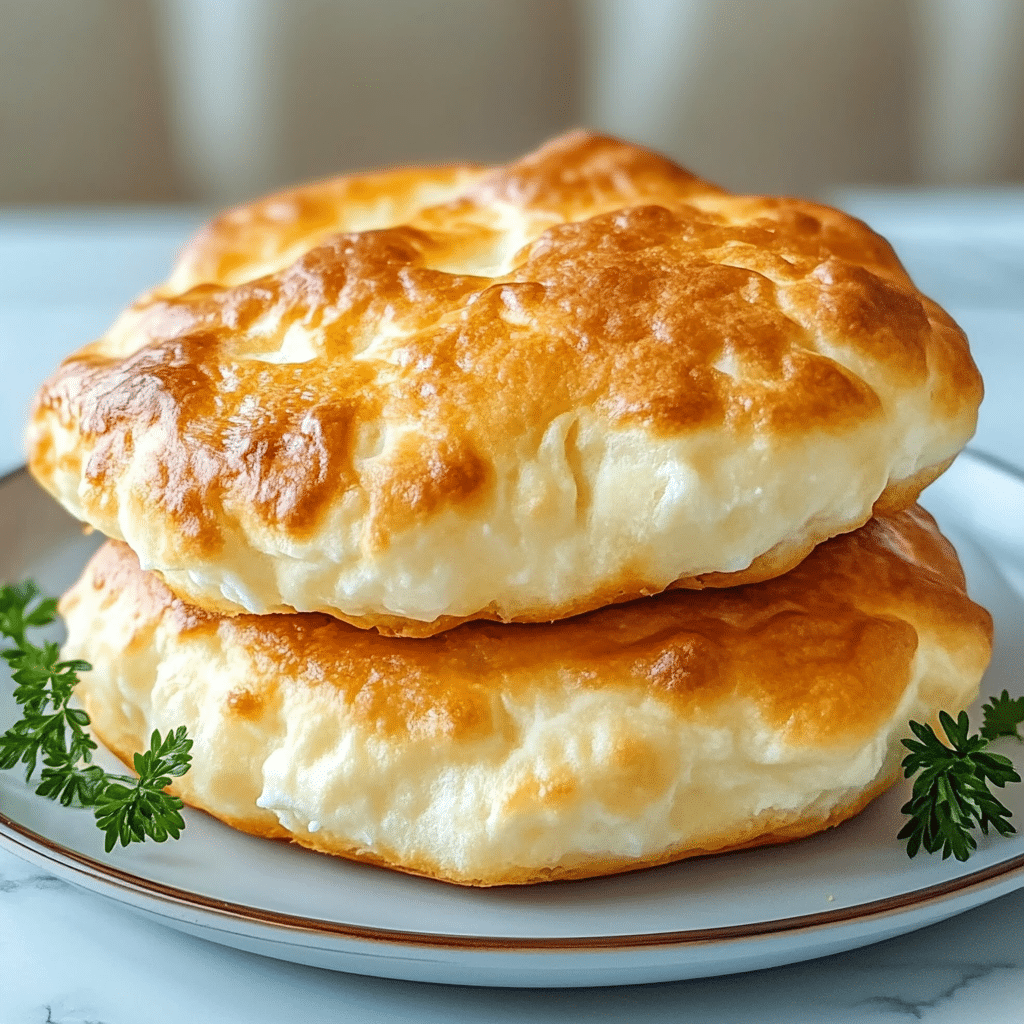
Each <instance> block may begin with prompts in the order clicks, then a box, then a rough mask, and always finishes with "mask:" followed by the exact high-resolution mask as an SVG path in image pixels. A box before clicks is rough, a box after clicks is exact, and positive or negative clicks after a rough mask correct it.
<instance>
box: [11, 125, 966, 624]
mask: <svg viewBox="0 0 1024 1024" xmlns="http://www.w3.org/2000/svg"><path fill="white" fill-rule="evenodd" d="M981 394H982V388H981V381H980V378H979V376H978V373H977V371H976V369H975V367H974V364H973V363H972V361H971V357H970V354H969V351H968V346H967V342H966V339H965V338H964V335H963V334H962V332H961V331H960V330H959V328H958V327H957V326H956V325H955V324H954V323H953V321H952V320H951V319H950V318H949V317H948V316H947V315H946V314H945V313H944V312H943V311H942V310H941V309H940V308H939V307H938V306H936V305H935V303H934V302H931V301H930V300H929V299H927V298H925V297H924V296H923V295H921V294H920V293H919V292H918V291H917V290H916V289H915V287H914V285H913V283H912V282H911V280H910V278H909V277H908V276H907V274H906V272H905V271H904V270H903V268H902V267H901V265H900V264H899V262H898V260H897V259H896V257H895V256H894V254H893V252H892V249H891V248H890V247H889V245H888V244H887V243H886V242H885V241H884V240H883V239H882V238H880V237H879V236H878V235H876V234H874V233H873V232H872V231H870V230H869V229H868V228H867V227H866V226H865V225H864V224H862V223H860V222H859V221H857V220H854V219H852V218H850V217H848V216H846V215H844V214H842V213H840V212H838V211H836V210H832V209H829V208H827V207H823V206H819V205H817V204H814V203H810V202H805V201H801V200H795V199H770V198H763V197H749V196H735V195H730V194H728V193H726V192H724V191H722V190H721V189H719V188H716V187H715V186H713V185H710V184H708V183H707V182H704V181H702V180H701V179H699V178H697V177H695V176H693V175H692V174H690V173H688V172H686V171H684V170H682V169H681V168H679V167H677V166H676V165H674V164H672V163H671V162H669V161H668V160H666V159H663V158H662V157H659V156H657V155H655V154H653V153H651V152H648V151H646V150H644V149H640V148H638V147H636V146H632V145H628V144H626V143H623V142H618V141H616V140H614V139H609V138H604V137H600V136H595V135H590V134H586V133H574V134H570V135H567V136H564V137H562V138H559V139H556V140H554V141H553V142H551V143H549V144H548V145H547V146H545V147H544V148H542V149H540V150H539V151H538V152H536V153H533V154H531V155H529V156H527V157H525V158H523V159H521V160H519V161H517V162H515V163H512V164H509V165H508V166H502V167H494V168H480V167H473V166H469V165H466V166H452V167H444V168H428V169H422V170H416V169H413V170H400V171H391V172H384V173H381V174H376V175H365V176H358V175H357V176H352V177H346V178H341V179H336V180H333V181H327V182H321V183H319V184H314V185H309V186H306V187H304V188H300V189H296V190H293V191H291V192H284V193H281V194H280V195H276V196H273V197H271V198H269V199H264V200H261V201H259V202H254V203H251V204H249V205H246V206H242V207H239V208H237V209H234V210H232V211H229V212H228V213H226V214H224V215H223V216H221V217H219V218H218V219H216V220H214V221H213V222H212V224H211V225H210V226H209V227H208V228H206V230H205V231H203V232H202V233H201V234H200V235H199V236H198V238H197V239H196V240H195V241H194V242H193V243H192V245H191V246H190V247H189V248H188V249H187V250H186V251H185V253H184V255H183V256H182V257H181V259H180V261H179V263H178V265H177V267H176V268H175V269H174V271H173V273H172V275H171V277H170V280H169V281H168V282H167V283H166V284H165V285H163V286H161V287H159V288H156V289H155V290H154V291H152V292H151V293H149V294H147V295H145V296H143V297H142V298H141V299H140V300H139V301H138V302H136V303H135V304H134V305H133V306H132V307H131V308H129V309H128V311H127V312H126V313H125V314H124V315H123V316H122V317H121V318H120V319H119V320H118V322H117V323H116V324H115V325H114V326H113V327H112V328H111V330H110V331H109V332H108V333H107V334H106V335H105V336H104V337H102V338H101V339H100V340H98V341H96V342H94V343H93V344H91V345H88V346H86V347H85V348H83V349H82V350H80V351H79V352H78V353H76V354H74V355H73V356H71V357H70V358H69V359H68V360H67V361H65V363H64V364H63V365H62V366H61V368H60V369H59V370H58V371H57V372H56V374H55V375H54V376H53V377H52V378H51V379H50V380H49V381H48V382H47V383H46V384H45V385H44V386H43V388H42V390H41V391H40V393H39V396H38V399H37V402H36V405H35V409H34V413H33V418H32V422H31V425H30V429H29V445H30V463H31V468H32V471H33V472H34V473H35V475H36V477H37V478H38V479H39V480H40V481H41V482H42V483H43V484H44V486H46V487H47V488H48V489H49V490H50V491H51V492H52V493H53V494H54V495H55V496H56V497H57V498H58V499H59V500H60V501H61V502H62V503H63V504H64V505H65V507H66V508H68V509H69V510H70V511H71V512H72V513H73V514H74V515H76V516H77V517H79V518H80V519H83V520H85V521H86V522H88V523H90V524H92V525H93V526H95V527H97V528H98V529H100V530H101V531H103V532H104V533H106V534H107V535H108V536H110V537H114V538H118V539H123V540H125V541H127V543H128V544H129V545H130V546H131V547H132V548H133V549H134V550H135V551H136V552H137V553H138V555H139V557H140V559H141V562H142V564H143V565H144V566H145V567H146V568H150V569H154V570H156V571H158V572H159V573H160V574H161V576H162V578H163V579H164V580H165V582H166V583H167V584H168V586H170V587H171V589H172V590H173V591H174V592H175V593H177V594H178V595H179V596H182V597H184V598H186V599H187V600H189V601H190V602H192V603H194V604H196V605H197V606H200V607H203V608H205V609H207V610H210V611H219V612H224V613H238V612H244V611H248V612H254V613H266V612H271V611H282V610H290V609H298V610H301V611H323V612H327V613H329V614H331V615H334V616H337V617H339V618H342V619H345V620H346V621H349V622H352V623H354V624H356V625H359V626H363V627H367V626H373V627H377V628H378V629H380V630H381V631H382V632H391V633H396V634H400V635H410V636H426V635H430V634H432V633H436V632H439V631H441V630H443V629H446V628H449V627H451V626H453V625H455V624H457V623H458V622H460V621H462V620H465V619H471V618H490V619H497V620H504V621H548V620H552V619H558V618H562V617H565V616H569V615H575V614H578V613H581V612H585V611H588V610H590V609H593V608H596V607H601V606H603V605H605V604H608V603H611V602H616V601H624V600H627V599H631V598H635V597H638V596H641V595H646V594H651V593H656V592H659V591H661V590H663V589H665V588H667V587H689V588H701V587H706V586H711V587H720V586H731V585H736V584H740V583H747V582H753V581H756V580H759V579H764V578H769V577H771V576H774V575H778V574H780V573H782V572H785V571H786V570H787V569H789V568H791V567H792V566H793V565H795V564H796V563H797V562H799V561H800V559H801V558H803V557H804V556H805V555H806V554H807V552H808V551H810V550H811V548H812V547H813V546H814V545H815V544H817V543H819V542H820V541H822V540H824V539H825V538H827V537H830V536H833V535H835V534H837V533H841V532H844V531H848V530H852V529H854V528H856V527H858V526H860V525H861V524H863V523H864V522H865V521H866V520H867V518H868V517H869V516H870V515H871V513H872V508H874V509H875V510H876V511H879V512H884V511H895V510H897V509H899V508H902V507H905V506H906V505H908V504H910V503H912V502H913V501H914V500H915V498H916V496H917V494H918V493H919V492H920V490H921V488H922V487H924V486H925V485H926V484H927V483H928V482H930V481H931V480H932V479H934V478H935V477H936V476H937V475H938V474H939V473H941V472H942V470H943V469H944V468H945V467H946V466H947V465H948V464H949V462H950V461H951V460H952V458H953V457H954V456H955V455H956V453H957V452H958V451H959V450H960V448H961V447H962V446H963V445H964V444H965V442H966V441H967V439H968V438H969V437H970V436H971V433H972V432H973V429H974V425H975V418H976V412H977V407H978V404H979V402H980V400H981Z"/></svg>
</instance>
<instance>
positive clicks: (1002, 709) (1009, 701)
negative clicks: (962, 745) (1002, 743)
mask: <svg viewBox="0 0 1024 1024" xmlns="http://www.w3.org/2000/svg"><path fill="white" fill-rule="evenodd" d="M989 700H990V701H991V702H992V703H991V704H986V705H985V706H984V707H983V708H982V711H984V713H985V723H984V725H982V727H981V730H980V731H981V735H982V736H984V737H985V739H987V740H994V739H996V738H997V737H999V736H1016V737H1017V739H1019V740H1020V739H1022V737H1021V734H1020V732H1019V731H1018V729H1017V726H1018V725H1020V723H1021V722H1024V697H1017V698H1016V699H1014V698H1013V697H1011V696H1010V694H1009V692H1008V691H1007V690H1003V692H1002V693H1001V694H1000V695H999V696H998V697H989Z"/></svg>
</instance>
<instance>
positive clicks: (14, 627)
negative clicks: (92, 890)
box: [0, 581, 192, 853]
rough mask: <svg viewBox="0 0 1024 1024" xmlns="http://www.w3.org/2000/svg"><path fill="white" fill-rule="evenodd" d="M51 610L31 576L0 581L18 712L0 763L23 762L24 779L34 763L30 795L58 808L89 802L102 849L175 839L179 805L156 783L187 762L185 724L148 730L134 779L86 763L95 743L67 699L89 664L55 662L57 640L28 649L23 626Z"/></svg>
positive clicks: (52, 603)
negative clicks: (15, 581) (17, 580)
mask: <svg viewBox="0 0 1024 1024" xmlns="http://www.w3.org/2000/svg"><path fill="white" fill-rule="evenodd" d="M56 616H57V602H56V600H54V599H53V598H44V597H41V596H40V594H39V588H38V587H37V586H36V585H35V584H34V583H33V582H31V581H28V582H26V583H22V584H21V585H20V586H5V587H0V635H2V636H4V637H5V638H6V639H7V640H9V641H11V642H12V643H13V644H14V646H13V647H12V648H10V649H8V650H5V651H0V657H2V658H3V659H4V660H5V661H6V662H7V663H8V664H9V665H10V667H11V678H12V679H13V680H14V683H15V688H14V699H15V701H17V703H18V704H19V705H20V706H21V709H22V717H21V718H20V719H19V720H18V721H17V722H15V723H14V725H12V726H11V727H10V729H8V730H7V732H5V733H4V734H3V735H2V736H0V769H8V768H14V767H15V766H16V765H18V764H24V765H25V781H26V782H27V781H29V780H30V779H31V778H32V775H33V774H34V773H35V770H36V768H37V767H38V766H39V765H40V764H41V765H42V768H41V771H40V773H39V785H38V787H37V788H36V793H37V794H38V795H39V796H44V797H47V798H49V799H50V800H59V801H60V803H61V804H63V805H64V806H65V807H71V806H77V807H92V808H93V809H94V814H95V816H96V824H97V825H98V826H99V828H101V829H102V830H103V831H104V832H105V833H106V849H107V852H108V853H109V852H110V850H112V849H113V848H114V846H115V845H116V844H117V843H118V842H120V843H121V845H122V846H127V845H128V844H129V843H133V842H142V841H143V840H145V839H146V838H149V839H153V840H154V841H156V842H158V843H162V842H164V841H165V840H166V839H167V838H168V837H173V838H174V839H177V838H178V837H179V836H180V835H181V832H182V829H184V827H185V821H184V819H183V818H182V816H181V813H180V812H181V808H182V807H183V806H184V805H183V803H182V801H181V800H180V799H178V797H176V796H171V795H170V794H169V793H165V792H164V789H165V787H167V786H168V785H170V782H171V779H172V778H174V777H177V776H181V775H184V774H185V773H186V772H187V771H188V769H189V766H190V764H191V762H192V757H191V754H190V753H189V751H190V750H191V749H192V741H191V740H190V739H189V738H188V736H187V735H186V734H185V727H184V726H181V727H180V728H179V729H174V730H171V731H170V732H168V734H167V736H166V737H161V736H160V733H159V732H154V733H153V735H152V737H151V738H150V745H149V750H147V751H143V752H141V753H138V754H136V755H135V771H136V772H137V773H138V777H134V776H130V775H112V774H110V773H108V772H105V771H104V770H103V769H102V768H100V767H99V766H98V765H94V764H92V763H91V762H92V752H93V751H94V750H95V749H96V742H95V740H93V738H92V737H91V736H90V735H89V733H88V732H87V731H86V729H87V727H88V725H89V716H88V715H87V714H86V713H85V712H84V711H83V710H82V709H81V708H76V707H71V705H70V701H71V697H72V695H73V693H74V689H75V685H76V684H77V682H78V673H80V672H88V671H89V670H90V669H91V668H92V666H91V665H90V664H89V663H88V662H85V661H78V660H71V661H61V660H59V659H60V648H59V646H58V645H57V644H55V643H52V642H49V641H47V642H45V643H44V644H43V646H42V647H36V646H35V645H34V644H32V643H31V642H30V641H29V640H28V637H27V630H29V629H32V628H37V627H40V626H47V625H49V624H50V623H51V622H53V620H54V619H55V618H56Z"/></svg>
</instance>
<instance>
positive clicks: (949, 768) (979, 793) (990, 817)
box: [898, 690, 1024, 861]
mask: <svg viewBox="0 0 1024 1024" xmlns="http://www.w3.org/2000/svg"><path fill="white" fill-rule="evenodd" d="M989 701H990V703H988V704H985V705H984V706H983V707H982V712H983V714H984V725H982V727H981V730H980V733H979V734H976V735H973V736H968V734H967V730H968V729H969V728H970V722H969V721H968V718H967V712H965V711H961V712H960V715H959V717H958V718H957V719H956V721H954V720H953V717H952V715H949V714H947V713H946V712H945V711H940V712H939V722H940V723H941V725H942V730H943V732H944V733H945V734H946V739H947V740H948V741H949V742H948V744H947V743H943V742H942V740H941V739H939V737H938V736H937V735H936V733H935V730H934V729H932V727H931V726H930V725H921V723H920V722H911V723H910V728H911V729H912V730H913V732H914V735H915V736H916V737H917V739H916V740H903V745H904V746H905V747H906V748H907V749H908V750H909V751H910V753H909V754H907V756H906V757H905V758H904V759H903V773H904V775H905V776H906V777H907V778H908V779H909V778H911V777H912V776H914V775H916V776H917V777H916V778H915V779H914V792H913V796H912V797H911V799H910V800H908V801H907V803H905V804H904V805H903V807H902V811H903V813H904V814H907V815H909V816H910V821H908V822H907V824H906V825H904V827H903V829H902V830H901V831H900V834H899V836H898V838H899V839H906V841H907V856H908V857H913V856H914V855H915V854H916V853H917V851H918V850H919V849H920V848H921V847H924V848H925V849H926V850H927V851H928V852H929V853H938V851H939V850H941V851H942V859H943V860H945V859H946V858H947V857H948V856H949V855H950V854H952V855H953V856H954V857H956V859H957V860H961V861H962V860H967V858H968V857H969V856H970V855H971V852H972V851H973V850H975V849H977V846H978V844H977V841H976V840H975V838H974V835H973V834H972V833H973V832H974V830H975V829H979V828H980V829H981V831H982V834H983V835H988V830H989V828H993V829H995V831H996V832H998V833H999V834H1000V835H1001V836H1008V835H1012V834H1013V833H1015V832H1016V831H1017V830H1016V829H1015V828H1014V827H1013V826H1012V825H1011V824H1010V820H1009V819H1010V816H1011V812H1010V810H1009V809H1008V808H1006V807H1004V806H1003V805H1002V804H1001V803H1000V802H999V800H998V799H997V798H996V797H995V796H994V795H993V793H992V791H991V790H990V789H989V783H991V784H992V785H994V786H997V787H998V788H999V789H1002V788H1003V787H1004V786H1005V785H1006V784H1007V783H1008V782H1020V776H1019V775H1018V774H1017V772H1016V771H1015V770H1014V767H1013V763H1012V762H1011V761H1010V759H1009V758H1008V757H1003V755H1002V754H992V753H989V751H988V750H987V749H986V748H987V747H988V745H989V743H990V742H991V741H992V740H994V739H996V738H998V737H1000V736H1016V737H1017V739H1021V736H1020V733H1019V731H1018V729H1017V727H1018V726H1019V725H1020V724H1021V722H1024V698H1020V697H1018V698H1017V699H1013V698H1011V697H1010V695H1009V693H1008V692H1007V691H1006V690H1003V692H1002V695H1001V696H999V697H990V698H989Z"/></svg>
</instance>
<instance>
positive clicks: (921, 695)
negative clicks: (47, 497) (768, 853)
mask: <svg viewBox="0 0 1024 1024" xmlns="http://www.w3.org/2000/svg"><path fill="white" fill-rule="evenodd" d="M61 611H62V613H63V614H64V616H65V618H66V620H67V624H68V630H69V639H68V642H67V646H66V648H65V652H64V653H65V656H66V657H70V658H84V659H86V660H88V661H90V662H91V663H92V664H93V666H94V671H92V672H89V673H85V674H84V675H83V679H82V682H81V684H80V688H79V692H80V694H81V696H82V699H83V701H84V704H85V708H86V710H87V711H88V713H89V715H90V716H91V718H92V722H93V725H94V727H95V729H96V731H97V733H98V734H99V736H100V737H101V738H102V739H103V740H104V742H105V743H106V744H107V745H108V746H109V747H111V748H112V749H113V750H114V751H115V752H116V753H117V754H118V755H120V757H122V758H123V759H125V760H126V761H130V759H131V756H132V754H133V753H134V752H135V751H137V750H140V749H143V748H145V747H146V746H147V745H148V737H149V735H150V733H151V730H153V729H154V728H158V729H160V730H161V731H163V730H166V729H169V728H173V727H177V726H179V725H185V726H186V727H187V728H188V731H189V734H190V735H191V736H192V737H193V738H194V740H195V747H194V750H193V754H194V763H193V767H192V769H191V771H190V772H189V774H187V775H186V776H185V777H184V778H182V779H181V780H179V781H177V782H175V784H174V787H173V788H174V791H176V792H177V793H179V794H180V795H181V796H182V797H183V798H184V799H185V800H186V801H187V802H188V803H190V804H192V805H194V806H196V807H200V808H203V809H204V810H207V811H209V812H210V813H212V814H214V815H216V816H217V817H218V818H221V819H222V820H224V821H225V822H228V823H229V824H231V825H233V826H235V827H237V828H239V829H243V830H245V831H247V832H251V833H254V834H256V835H260V836H269V837H287V838H290V839H293V840H294V841H296V842H298V843H301V844H302V845H303V846H308V847H312V848H313V849H316V850H321V851H324V852H327V853H333V854H340V855H341V856H344V857H350V858H355V859H360V860H367V861H371V862H373V863H377V864H383V865H387V866H388V867H392V868H397V869H399V870H402V871H407V872H412V873H415V874H421V875H427V876H430V877H432V878H439V879H444V880H446V881H450V882H458V883H462V884H466V885H501V884H507V883H527V882H538V881H544V880H547V879H555V878H582V877H588V876H593V875H600V874H607V873H611V872H618V871H627V870H632V869H634V868H639V867H644V866H647V865H653V864H659V863H663V862H666V861H670V860H676V859H679V858H682V857H689V856H693V855H697V854H703V853H709V852H714V851H721V850H728V849H736V848H739V847H745V846H753V845H758V844H762V843H773V842H781V841H785V840H788V839H793V838H797V837H799V836H803V835H807V834H810V833H812V832H815V831H817V830H819V829H822V828H824V827H826V826H829V825H834V824H836V823H837V822H839V821H841V820H843V819H844V818H846V817H848V816H849V815H851V814H853V813H855V812H856V811H857V810H859V809H860V808H861V807H862V806H863V805H864V804H865V803H866V802H867V801H868V800H869V799H870V798H871V797H872V796H874V795H875V794H877V793H878V792H880V791H881V790H882V789H884V788H885V787H886V786H887V785H889V784H890V783H891V782H893V781H894V780H895V778H896V776H897V773H898V765H899V761H900V758H901V756H902V748H901V747H900V744H899V741H900V739H901V737H904V736H906V735H909V730H908V728H907V723H908V721H909V720H910V719H916V720H920V721H930V720H934V719H935V716H936V714H937V712H938V710H939V709H947V710H949V711H951V712H956V711H958V710H959V709H961V708H963V707H965V706H966V705H967V704H969V703H970V701H971V700H972V699H973V697H974V695H975V692H976V690H977V686H978V681H979V679H980V678H981V674H982V672H983V671H984V669H985V666H986V665H987V663H988V660H989V657H990V654H991V638H992V624H991V618H990V617H989V615H988V614H987V613H986V612H985V611H984V609H982V608H980V607H978V606H977V605H976V604H974V603H973V602H972V601H970V600H969V598H968V597H967V594H966V592H965V590H964V578H963V574H962V572H961V570H960V567H959V564H958V562H957V559H956V554H955V552H954V551H953V549H952V548H951V547H950V545H949V544H948V543H947V542H946V541H945V540H944V539H943V538H942V537H941V535H940V534H939V532H938V530H937V528H936V527H935V524H934V522H933V521H932V520H931V518H930V517H929V516H928V515H927V514H926V513H924V512H922V511H921V510H919V509H911V510H907V511H904V512H901V513H897V514H895V515H893V516H891V517H888V518H879V519H874V520H872V521H871V522H870V523H869V524H868V525H867V526H865V527H863V528H862V529H860V530H858V531H856V532H855V533H851V534H848V535H846V536H843V537H839V538H836V539H834V540H831V541H828V542H826V543H824V544H822V545H820V546H819V547H818V548H817V549H816V550H815V551H814V552H812V553H811V555H810V556H809V557H808V558H807V559H806V560H805V561H804V562H802V563H801V564H800V565H799V566H798V567H797V568H795V569H793V570H792V571H791V572H790V573H788V574H787V575H785V576H782V577H779V578H777V579H774V580H771V581H768V582H765V583H760V584H753V585H748V586H744V587H738V588H732V589H728V590H706V591H704V592H703V593H699V594H698V593H693V592H692V591H683V590H676V591H671V592H669V593H665V594H661V595H658V596H656V597H651V598H646V599H641V600H639V601H635V602H632V603H630V604H623V605H617V606H613V607H609V608H605V609H602V610H601V611H597V612H592V613H590V614H589V615H585V616H581V617H579V618H576V619H571V620H567V621H564V622H558V623H555V624H552V625H495V624H491V623H486V622H475V623H469V624H466V625H464V626H461V627H459V628H457V629H453V630H451V631H449V632H447V633H445V634H444V635H442V636H438V637H434V638H431V639H426V640H407V639H405V640H403V639H397V638H389V637H383V636H380V635H379V634H377V633H375V632H372V631H364V630H358V629H354V628H352V627H351V626H348V625H346V624H345V623H342V622H339V621H338V620H337V619H334V618H331V617H328V616H324V615H319V614H315V613H309V614H292V615H272V616H250V615H243V616H237V617H225V616H220V615H213V614H210V613H206V612H202V611H199V610H197V609H195V608H193V607H191V606H189V605H186V604H184V603H183V602H182V601H180V600H179V599H177V598H175V597H174V596H173V595H172V594H171V592H170V591H169V590H168V589H167V588H166V586H165V585H164V584H163V583H161V582H160V580H159V579H158V578H157V577H156V576H155V575H153V574H152V573H145V572H143V571H142V570H141V569H140V568H139V565H138V561H137V560H136V558H135V556H134V555H133V554H132V553H131V551H130V550H129V549H128V548H127V547H126V546H125V545H123V544H117V543H108V544H107V545H105V546H104V547H103V548H102V549H101V550H100V552H99V553H98V554H97V555H96V557H95V558H94V559H93V561H92V562H91V563H90V565H89V566H88V568H87V569H86V571H85V574H84V576H83V578H82V579H81V580H80V582H79V583H78V584H77V585H76V586H75V587H74V588H73V589H72V590H71V591H70V592H69V593H68V594H67V595H66V596H65V598H64V600H63V602H62V606H61Z"/></svg>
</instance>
